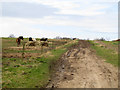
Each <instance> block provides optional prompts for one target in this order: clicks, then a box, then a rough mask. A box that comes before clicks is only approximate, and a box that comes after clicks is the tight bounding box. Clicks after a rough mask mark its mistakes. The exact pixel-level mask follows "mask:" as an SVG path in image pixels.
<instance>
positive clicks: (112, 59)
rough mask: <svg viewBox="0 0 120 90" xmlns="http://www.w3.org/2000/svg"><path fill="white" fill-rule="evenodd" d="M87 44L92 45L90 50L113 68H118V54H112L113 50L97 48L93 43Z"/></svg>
mask: <svg viewBox="0 0 120 90" xmlns="http://www.w3.org/2000/svg"><path fill="white" fill-rule="evenodd" d="M89 42H90V43H91V44H92V46H91V48H92V49H94V50H95V51H96V54H97V55H98V56H100V57H101V58H103V59H105V60H106V62H107V63H111V64H113V65H114V66H120V65H119V64H118V54H116V53H114V51H113V50H111V49H106V48H104V47H99V46H97V45H96V44H95V43H94V41H89Z"/></svg>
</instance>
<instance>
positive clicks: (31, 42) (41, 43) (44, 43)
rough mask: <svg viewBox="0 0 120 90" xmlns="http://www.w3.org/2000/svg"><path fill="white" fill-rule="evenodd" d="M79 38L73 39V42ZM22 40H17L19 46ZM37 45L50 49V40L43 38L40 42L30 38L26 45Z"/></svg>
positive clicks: (19, 38)
mask: <svg viewBox="0 0 120 90" xmlns="http://www.w3.org/2000/svg"><path fill="white" fill-rule="evenodd" d="M63 39H70V38H63ZM76 39H77V38H73V39H72V40H76ZM21 40H24V38H23V36H19V37H18V38H17V39H16V42H17V46H18V47H19V45H20V44H21ZM36 45H41V46H46V47H48V38H41V39H40V40H39V41H38V40H36V39H35V38H32V37H29V40H28V42H27V43H26V45H25V46H36Z"/></svg>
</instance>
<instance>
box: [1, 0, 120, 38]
mask: <svg viewBox="0 0 120 90" xmlns="http://www.w3.org/2000/svg"><path fill="white" fill-rule="evenodd" d="M10 1H12V0H9V2H10ZM117 1H118V0H96V1H95V0H87V1H86V0H84V1H83V0H15V1H14V0H13V2H19V3H20V2H24V3H29V4H31V5H38V6H39V5H44V6H46V7H50V8H56V9H57V11H51V12H52V13H53V14H44V15H43V17H42V18H40V17H37V18H23V17H21V18H20V17H11V18H10V17H7V16H6V17H2V20H3V21H2V22H4V25H3V24H2V25H3V30H4V32H2V34H3V35H6V34H7V33H9V34H11V33H16V34H17V35H20V34H23V33H24V35H26V36H27V35H28V36H29V35H30V36H31V35H34V36H44V34H45V35H47V36H50V37H53V36H55V35H56V36H59V35H62V36H66V34H65V33H64V34H63V33H58V32H52V31H50V30H49V28H47V29H45V28H46V27H50V26H55V27H58V28H61V29H62V28H64V26H66V27H74V32H76V34H78V32H80V31H85V32H87V31H86V30H89V31H90V32H104V33H106V32H111V33H112V32H115V33H116V32H118V31H117V30H118V25H117V22H118V21H117V20H118V18H117V15H118V14H117V7H116V6H117ZM2 2H7V0H3V1H2ZM114 6H115V7H114ZM37 11H38V10H37ZM40 11H43V10H40ZM26 12H27V11H26ZM23 16H24V15H23ZM26 16H28V17H29V15H26ZM32 17H35V15H33V16H32ZM34 25H38V26H41V25H43V26H45V27H44V29H41V28H39V29H36V28H31V27H32V26H34ZM78 28H79V29H78ZM53 29H54V27H53ZM7 30H9V31H7ZM15 30H16V31H15ZM20 30H21V32H18V31H20ZM68 31H69V29H67V30H66V32H68ZM6 32H7V33H6ZM28 32H29V33H28ZM40 32H41V33H44V34H41V33H40ZM32 33H33V34H32ZM78 36H79V35H78ZM89 36H90V35H89ZM94 36H97V35H94Z"/></svg>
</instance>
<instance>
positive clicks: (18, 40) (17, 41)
mask: <svg viewBox="0 0 120 90" xmlns="http://www.w3.org/2000/svg"><path fill="white" fill-rule="evenodd" d="M23 39H24V38H23V36H19V37H18V38H17V39H16V43H17V46H18V47H19V45H20V43H21V40H23Z"/></svg>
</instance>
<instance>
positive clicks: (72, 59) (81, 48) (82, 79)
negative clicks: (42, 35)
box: [47, 40, 118, 88]
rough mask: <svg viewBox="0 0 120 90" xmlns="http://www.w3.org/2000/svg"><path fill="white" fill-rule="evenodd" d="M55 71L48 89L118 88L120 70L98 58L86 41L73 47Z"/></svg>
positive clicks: (59, 62) (58, 63) (56, 66)
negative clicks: (119, 72)
mask: <svg viewBox="0 0 120 90" xmlns="http://www.w3.org/2000/svg"><path fill="white" fill-rule="evenodd" d="M54 69H55V73H54V74H53V75H52V78H51V80H49V83H48V85H47V88H118V68H117V67H114V66H113V65H111V64H109V63H106V62H105V60H102V59H101V58H99V57H97V56H96V55H95V52H94V51H93V50H92V49H90V44H89V43H88V42H87V41H84V40H81V41H80V42H79V44H78V45H75V46H73V47H71V48H70V49H69V50H68V51H67V52H66V53H65V54H64V55H63V56H62V57H61V58H60V60H59V61H58V62H57V63H56V65H55V68H54Z"/></svg>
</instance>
